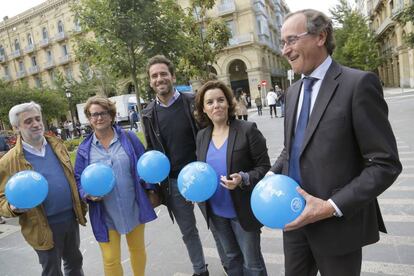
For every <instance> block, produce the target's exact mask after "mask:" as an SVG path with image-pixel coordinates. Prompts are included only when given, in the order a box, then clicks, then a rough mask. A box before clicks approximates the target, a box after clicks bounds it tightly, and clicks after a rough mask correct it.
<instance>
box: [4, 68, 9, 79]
mask: <svg viewBox="0 0 414 276" xmlns="http://www.w3.org/2000/svg"><path fill="white" fill-rule="evenodd" d="M4 75H5V76H6V77H8V76H9V75H10V71H9V66H7V65H6V66H4Z"/></svg>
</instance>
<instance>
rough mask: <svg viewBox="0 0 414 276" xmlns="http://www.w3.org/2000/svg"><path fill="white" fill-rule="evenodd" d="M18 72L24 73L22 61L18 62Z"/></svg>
mask: <svg viewBox="0 0 414 276" xmlns="http://www.w3.org/2000/svg"><path fill="white" fill-rule="evenodd" d="M19 72H24V63H23V61H19Z"/></svg>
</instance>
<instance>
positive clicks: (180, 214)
mask: <svg viewBox="0 0 414 276" xmlns="http://www.w3.org/2000/svg"><path fill="white" fill-rule="evenodd" d="M170 184H171V186H170V187H171V196H170V200H169V202H170V207H171V211H172V213H173V215H174V218H175V220H176V221H177V224H178V227H179V228H180V231H181V234H182V235H183V237H182V238H183V241H184V244H185V246H186V247H187V252H188V255H189V256H190V261H191V263H192V264H193V269H194V273H196V274H201V273H202V272H204V271H206V262H205V259H204V253H203V246H202V245H201V240H200V236H199V235H198V230H197V227H196V219H195V216H194V205H193V203H191V202H188V201H187V200H186V199H185V198H184V197H183V196H182V195H181V194H180V192H179V191H178V186H177V179H171V178H170Z"/></svg>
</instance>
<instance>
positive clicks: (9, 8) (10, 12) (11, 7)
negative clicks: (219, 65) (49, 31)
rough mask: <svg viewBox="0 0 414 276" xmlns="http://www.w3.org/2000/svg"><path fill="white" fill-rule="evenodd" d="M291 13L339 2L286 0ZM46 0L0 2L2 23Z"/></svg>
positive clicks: (326, 7) (330, 5) (324, 10)
mask: <svg viewBox="0 0 414 276" xmlns="http://www.w3.org/2000/svg"><path fill="white" fill-rule="evenodd" d="M285 1H286V3H287V4H288V6H289V8H290V9H291V11H297V10H300V9H305V8H313V9H317V10H320V11H322V12H324V13H326V14H327V15H330V14H329V9H330V8H332V7H334V6H335V5H336V4H337V3H338V0H285ZM42 2H45V1H44V0H0V21H2V20H3V17H4V16H6V15H7V16H8V17H12V16H15V15H17V14H19V13H22V12H24V11H25V10H28V9H30V8H32V7H34V6H36V5H39V4H40V3H42Z"/></svg>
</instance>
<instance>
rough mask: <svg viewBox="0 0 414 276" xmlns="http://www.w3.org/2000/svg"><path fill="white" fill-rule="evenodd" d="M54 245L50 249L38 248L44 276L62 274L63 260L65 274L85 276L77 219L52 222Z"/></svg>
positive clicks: (58, 275)
mask: <svg viewBox="0 0 414 276" xmlns="http://www.w3.org/2000/svg"><path fill="white" fill-rule="evenodd" d="M50 229H51V230H52V233H53V242H54V245H55V246H54V247H53V248H52V249H49V250H36V253H37V255H38V257H39V263H40V264H41V265H42V268H43V271H42V276H60V275H63V274H62V270H61V264H62V260H63V269H64V275H66V276H83V270H82V262H83V257H82V253H81V252H80V250H79V245H80V237H79V225H78V223H77V222H76V220H75V219H70V220H68V221H65V222H62V223H56V224H50Z"/></svg>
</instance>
